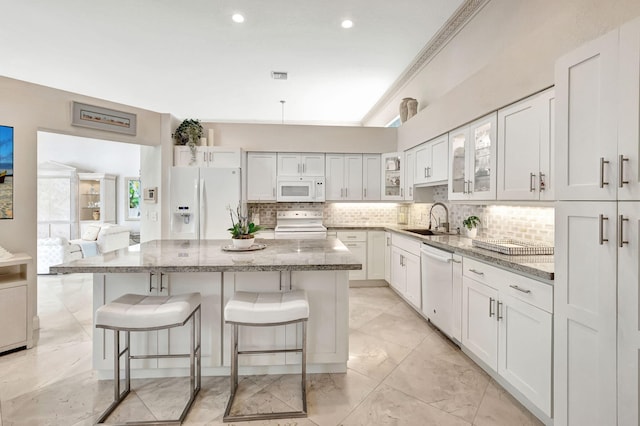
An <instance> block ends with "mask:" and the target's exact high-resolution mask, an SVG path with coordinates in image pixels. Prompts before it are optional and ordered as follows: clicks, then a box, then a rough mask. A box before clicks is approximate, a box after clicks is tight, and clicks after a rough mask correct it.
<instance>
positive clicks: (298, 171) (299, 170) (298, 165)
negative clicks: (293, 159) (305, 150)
mask: <svg viewBox="0 0 640 426" xmlns="http://www.w3.org/2000/svg"><path fill="white" fill-rule="evenodd" d="M298 173H300V163H298Z"/></svg>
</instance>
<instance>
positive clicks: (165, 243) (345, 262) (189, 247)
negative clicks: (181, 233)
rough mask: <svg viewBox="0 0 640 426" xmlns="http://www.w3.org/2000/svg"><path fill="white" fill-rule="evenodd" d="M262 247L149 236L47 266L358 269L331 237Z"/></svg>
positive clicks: (86, 269)
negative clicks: (229, 248) (243, 247)
mask: <svg viewBox="0 0 640 426" xmlns="http://www.w3.org/2000/svg"><path fill="white" fill-rule="evenodd" d="M256 243H262V244H266V245H267V247H266V248H265V249H263V250H255V251H245V252H232V251H224V250H222V247H223V246H227V245H230V244H231V240H230V239H227V240H202V241H196V240H154V241H149V242H146V243H142V244H138V245H134V246H129V247H128V248H124V249H120V250H116V251H113V252H109V253H105V254H103V255H101V256H93V257H88V258H86V259H79V260H75V261H73V262H69V263H64V264H62V265H57V266H52V267H51V272H53V273H76V272H81V273H115V272H118V273H121V272H254V271H331V270H345V271H349V270H360V269H362V263H361V262H360V261H359V260H358V259H357V258H356V257H355V256H354V255H353V254H351V252H350V251H349V250H348V249H347V248H346V247H345V246H344V244H342V242H341V241H340V240H338V239H336V238H327V239H324V240H263V239H256Z"/></svg>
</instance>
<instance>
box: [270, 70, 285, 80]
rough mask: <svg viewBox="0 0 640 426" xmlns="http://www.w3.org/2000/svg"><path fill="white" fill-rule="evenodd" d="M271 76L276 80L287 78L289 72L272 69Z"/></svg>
mask: <svg viewBox="0 0 640 426" xmlns="http://www.w3.org/2000/svg"><path fill="white" fill-rule="evenodd" d="M271 78H273V79H274V80H286V79H287V73H286V72H284V71H271Z"/></svg>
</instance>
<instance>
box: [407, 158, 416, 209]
mask: <svg viewBox="0 0 640 426" xmlns="http://www.w3.org/2000/svg"><path fill="white" fill-rule="evenodd" d="M404 164H405V170H404V199H405V200H406V201H413V181H414V177H415V168H416V150H415V148H412V149H409V150H407V151H405V152H404Z"/></svg>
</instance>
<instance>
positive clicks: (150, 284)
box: [149, 272, 155, 293]
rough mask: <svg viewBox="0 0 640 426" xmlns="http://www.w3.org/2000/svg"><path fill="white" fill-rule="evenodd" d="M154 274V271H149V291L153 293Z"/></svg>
mask: <svg viewBox="0 0 640 426" xmlns="http://www.w3.org/2000/svg"><path fill="white" fill-rule="evenodd" d="M153 276H154V273H153V272H149V293H151V292H152V291H153V289H155V287H154V286H153Z"/></svg>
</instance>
